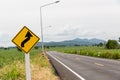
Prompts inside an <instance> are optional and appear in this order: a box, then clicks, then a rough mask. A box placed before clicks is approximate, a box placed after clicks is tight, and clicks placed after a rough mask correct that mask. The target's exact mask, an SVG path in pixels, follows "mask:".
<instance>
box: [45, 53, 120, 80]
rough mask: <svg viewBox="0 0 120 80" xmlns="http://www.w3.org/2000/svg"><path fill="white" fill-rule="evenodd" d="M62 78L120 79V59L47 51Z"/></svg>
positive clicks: (76, 79) (67, 79) (72, 79)
mask: <svg viewBox="0 0 120 80" xmlns="http://www.w3.org/2000/svg"><path fill="white" fill-rule="evenodd" d="M46 54H47V56H48V58H49V59H50V61H51V62H52V64H53V65H54V67H55V69H56V70H57V72H58V74H59V75H60V77H61V79H62V80H120V61H117V60H109V59H101V58H93V57H88V56H81V55H75V54H65V53H60V52H56V51H48V52H46Z"/></svg>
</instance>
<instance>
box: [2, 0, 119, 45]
mask: <svg viewBox="0 0 120 80" xmlns="http://www.w3.org/2000/svg"><path fill="white" fill-rule="evenodd" d="M52 2H55V0H0V46H11V45H14V44H13V43H12V42H11V40H12V38H13V37H14V36H15V35H16V34H17V33H18V32H19V30H20V29H21V28H22V27H23V26H27V27H28V28H29V29H31V30H32V31H33V32H34V33H35V34H36V35H38V36H39V37H40V38H41V33H40V31H41V28H40V6H43V5H45V4H49V3H52ZM42 17H43V32H44V41H47V42H48V41H63V40H69V39H75V38H88V39H90V38H99V39H104V40H108V39H118V37H119V36H120V0H60V3H57V4H52V5H49V6H46V7H43V8H42Z"/></svg>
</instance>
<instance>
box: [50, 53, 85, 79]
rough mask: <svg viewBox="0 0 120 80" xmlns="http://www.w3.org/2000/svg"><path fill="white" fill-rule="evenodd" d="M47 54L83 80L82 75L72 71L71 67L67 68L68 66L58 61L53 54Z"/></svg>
mask: <svg viewBox="0 0 120 80" xmlns="http://www.w3.org/2000/svg"><path fill="white" fill-rule="evenodd" d="M48 55H49V56H51V57H52V58H53V59H55V60H56V61H57V62H59V63H60V64H61V65H63V66H64V67H65V68H67V69H68V70H69V71H71V72H72V73H73V74H75V75H76V76H77V77H78V78H80V79H81V80H85V79H84V78H83V77H82V76H80V75H79V74H78V73H76V72H75V71H73V70H72V69H71V68H69V67H68V66H66V65H65V64H64V63H62V62H61V61H59V60H58V59H57V58H55V57H54V56H52V55H51V54H48Z"/></svg>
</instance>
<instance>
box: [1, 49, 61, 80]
mask: <svg viewBox="0 0 120 80" xmlns="http://www.w3.org/2000/svg"><path fill="white" fill-rule="evenodd" d="M24 58H25V57H24V53H22V52H20V51H18V50H17V49H16V48H12V49H9V50H4V49H0V80H25V79H26V78H25V77H26V76H25V59H24ZM30 63H31V64H30V67H31V77H32V80H59V78H58V77H57V76H56V75H55V73H54V69H53V68H52V66H51V64H50V63H49V61H48V59H47V57H46V56H45V57H43V56H42V55H41V53H40V49H33V50H32V51H31V52H30Z"/></svg>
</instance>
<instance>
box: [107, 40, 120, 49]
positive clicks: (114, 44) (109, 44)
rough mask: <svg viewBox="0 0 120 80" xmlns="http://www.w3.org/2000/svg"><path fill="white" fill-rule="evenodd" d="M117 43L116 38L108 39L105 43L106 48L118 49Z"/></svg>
mask: <svg viewBox="0 0 120 80" xmlns="http://www.w3.org/2000/svg"><path fill="white" fill-rule="evenodd" d="M118 47H119V44H118V42H117V41H116V40H108V42H107V43H106V48H107V49H118Z"/></svg>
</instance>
